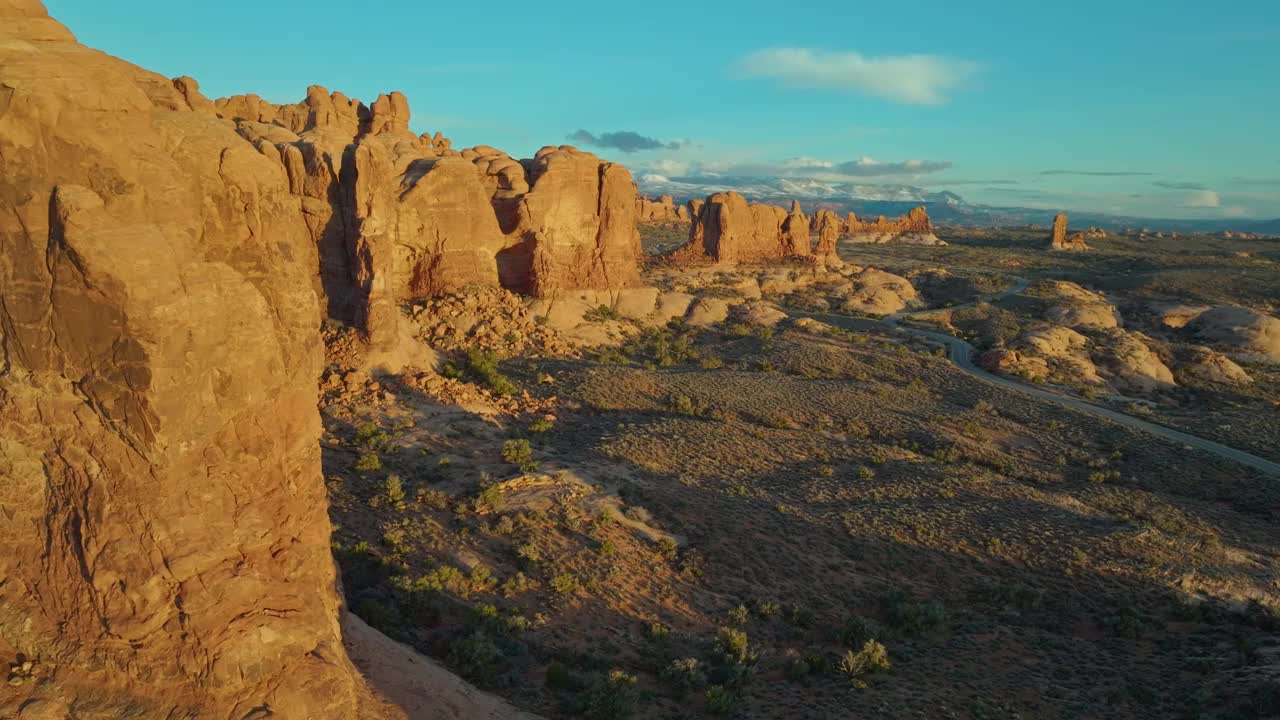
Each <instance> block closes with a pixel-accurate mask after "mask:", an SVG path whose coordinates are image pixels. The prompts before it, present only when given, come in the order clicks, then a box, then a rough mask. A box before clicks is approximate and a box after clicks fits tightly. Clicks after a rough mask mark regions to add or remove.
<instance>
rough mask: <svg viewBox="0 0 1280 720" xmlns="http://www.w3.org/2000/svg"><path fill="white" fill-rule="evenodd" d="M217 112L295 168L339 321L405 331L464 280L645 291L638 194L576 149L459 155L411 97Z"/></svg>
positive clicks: (327, 99) (543, 289)
mask: <svg viewBox="0 0 1280 720" xmlns="http://www.w3.org/2000/svg"><path fill="white" fill-rule="evenodd" d="M175 87H178V88H179V89H180V90H189V91H190V92H188V93H187V95H188V96H190V95H191V92H194V91H195V88H196V86H195V85H194V83H193V82H192V81H187V80H181V82H178V81H175ZM213 105H214V108H215V109H216V112H217V113H218V114H219V115H220V116H222V117H225V118H227V119H232V120H235V121H236V122H237V128H238V131H239V132H240V133H241V135H242V136H244V137H245V138H246V139H249V140H250V141H251V142H253V143H254V144H255V146H256V147H258V148H259V150H260V152H262V153H263V154H264V155H266V156H268V157H272V158H276V159H278V160H279V161H280V162H281V163H282V164H283V166H284V169H285V171H286V172H287V173H288V175H289V178H290V188H291V190H292V191H293V192H294V193H295V194H297V195H299V196H301V197H302V198H303V210H304V212H305V214H306V217H307V226H308V228H309V229H310V232H311V236H312V239H313V241H314V242H315V244H316V247H317V248H318V249H319V257H320V261H319V263H320V273H319V281H318V283H317V289H318V291H319V292H321V294H322V296H323V297H324V298H325V300H326V303H327V307H328V311H329V314H330V316H332V317H335V318H338V319H341V320H347V321H352V322H357V323H359V324H360V325H361V326H362V327H363V328H364V329H365V330H366V331H367V332H369V333H371V334H372V333H375V332H378V331H379V330H384V331H385V330H387V329H393V328H394V327H395V324H396V313H397V310H396V306H397V304H398V303H400V302H402V301H404V300H408V299H412V298H417V297H423V296H426V295H432V294H436V293H440V292H445V291H448V290H451V289H455V288H457V287H460V286H463V285H469V284H483V285H501V286H503V287H506V288H508V289H512V290H516V291H518V292H526V293H528V292H533V293H538V294H547V293H551V292H555V291H556V290H558V289H564V290H570V289H617V288H624V287H630V286H633V285H636V284H638V283H639V265H638V263H639V258H640V255H641V252H640V248H639V235H638V233H637V231H636V228H635V215H636V208H635V200H634V198H635V197H636V191H635V185H634V183H632V181H631V176H630V173H629V172H627V170H626V169H625V168H623V167H622V166H620V165H614V164H611V163H605V162H603V161H601V160H600V159H599V158H597V157H596V156H594V155H591V154H589V153H583V152H579V151H578V150H576V149H574V148H571V147H569V146H565V147H562V148H551V149H549V150H545V149H544V151H543V152H540V153H539V157H538V158H535V159H533V160H528V161H523V162H521V161H516V160H514V159H512V158H511V157H510V156H508V155H506V154H505V153H503V152H501V151H499V150H496V149H494V148H491V147H488V146H478V147H475V148H469V149H466V150H463V151H461V152H460V153H459V152H455V151H453V150H452V149H450V147H449V143H448V141H447V140H445V139H444V138H442V137H441V136H440V135H439V133H437V134H436V136H434V137H428V136H426V135H422V136H415V135H413V134H412V133H411V132H410V131H409V129H408V121H409V117H410V110H409V105H408V101H407V100H406V99H405V98H404V96H403V95H401V94H400V93H391V94H389V95H382V96H380V97H379V98H378V100H377V101H375V102H374V103H373V105H372V106H371V107H368V108H366V107H365V106H364V105H363V104H361V103H360V102H359V101H354V100H350V99H348V98H346V96H343V95H341V94H340V93H332V94H330V93H329V92H328V91H326V90H324V89H323V88H320V87H312V88H310V89H309V90H308V93H307V98H306V99H305V100H304V101H303V102H301V103H298V104H297V105H283V106H275V105H270V104H268V103H263V102H261V101H260V100H258V99H256V98H254V97H253V96H237V97H235V98H225V99H222V100H218V101H217V102H216V103H213ZM453 156H457V157H453ZM354 160H359V161H358V162H357V161H354ZM623 196H625V198H624V197H623ZM624 204H625V206H624ZM539 245H540V246H541V254H538V253H539V248H538V247H537V246H539ZM539 273H541V277H537V276H538V275H539ZM383 276H385V277H383ZM384 341H385V339H384V340H383V341H375V344H382V343H383V342H384Z"/></svg>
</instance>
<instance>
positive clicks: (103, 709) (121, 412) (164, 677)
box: [0, 0, 368, 720]
mask: <svg viewBox="0 0 1280 720" xmlns="http://www.w3.org/2000/svg"><path fill="white" fill-rule="evenodd" d="M348 108H349V106H348ZM340 109H341V108H335V113H336V112H338V111H339V110H340ZM258 110H259V113H258V115H259V117H263V116H265V115H267V114H269V112H268V111H267V110H266V109H264V108H261V107H259V108H258ZM277 117H279V115H278V114H277ZM285 117H286V119H287V121H288V122H289V123H290V124H291V125H295V126H296V125H298V124H299V123H303V121H302V120H301V119H300V118H299V117H298V116H297V115H296V114H287V115H286V116H285ZM340 119H342V121H343V122H345V121H346V119H343V118H340ZM255 122H258V121H255ZM280 129H281V131H283V132H288V133H292V132H293V130H292V129H290V128H284V127H281V128H280ZM293 190H294V188H293V187H292V185H291V178H290V176H289V174H288V173H287V172H286V169H285V166H284V164H283V162H282V160H281V159H280V158H279V155H278V154H277V155H276V157H275V158H271V157H269V156H268V154H267V153H263V152H260V151H259V149H258V148H255V146H254V145H253V144H250V143H249V142H246V140H245V139H244V138H243V137H242V136H240V135H238V134H237V133H236V130H235V127H234V124H233V123H231V122H228V121H225V120H220V119H219V118H217V117H216V116H215V114H214V112H213V110H211V108H210V106H209V104H207V101H205V100H203V99H202V96H200V95H199V90H198V86H196V85H195V83H194V82H189V81H185V80H182V81H180V82H177V83H174V82H171V81H170V80H168V79H167V78H164V77H162V76H159V75H156V74H154V73H150V72H147V71H145V70H142V69H140V68H137V67H135V66H133V65H130V64H128V63H125V62H123V61H121V60H117V59H115V58H112V57H110V56H107V55H105V54H102V53H99V52H96V51H93V50H91V49H89V48H86V47H84V46H82V45H80V44H78V43H77V42H76V41H75V38H74V37H73V36H72V35H71V33H70V32H69V31H67V29H66V28H64V27H63V26H62V25H60V24H59V23H57V22H56V21H54V20H52V19H50V18H49V17H48V16H47V14H46V12H45V10H44V8H43V6H42V5H41V4H40V3H39V2H37V1H36V0H0V429H2V430H0V477H3V478H4V480H3V482H0V536H2V537H3V538H4V550H5V551H4V553H3V555H2V556H0V657H4V658H6V659H12V658H15V657H18V656H22V657H24V658H25V659H26V661H28V662H31V673H32V674H33V675H34V676H35V680H33V681H31V682H19V683H8V684H6V685H5V686H4V687H3V689H2V690H0V715H3V716H5V717H11V716H14V715H20V716H21V717H28V716H30V717H47V718H62V717H77V718H104V719H105V718H117V717H123V716H125V715H128V716H129V717H137V718H173V717H197V716H198V717H218V718H236V719H237V720H239V719H241V718H262V717H267V716H272V717H289V718H335V717H368V715H367V714H366V712H365V711H364V709H362V708H363V702H364V699H365V698H367V691H366V690H365V689H364V686H363V683H362V681H361V679H360V678H359V677H358V675H357V674H356V673H355V671H354V670H353V668H352V666H351V664H350V662H349V661H348V659H347V656H346V654H345V652H344V650H343V646H342V639H341V635H340V630H339V626H338V608H339V595H338V592H337V589H336V587H335V574H334V568H333V560H332V556H331V554H330V549H329V532H330V526H329V519H328V515H327V512H326V500H325V488H324V484H323V481H322V477H321V470H320V456H319V446H318V437H319V433H320V423H319V418H318V415H317V412H316V405H315V392H316V377H317V374H318V372H319V369H320V365H321V361H322V353H321V347H320V343H319V338H318V335H317V332H316V328H317V324H318V319H319V317H320V312H319V308H318V306H317V302H316V294H315V292H314V290H313V283H312V278H313V276H315V275H316V268H317V253H316V245H315V243H314V242H313V239H312V237H311V232H312V231H311V230H310V228H309V227H308V224H307V222H306V219H305V214H304V207H303V206H304V203H305V200H306V198H305V196H303V195H300V194H298V193H295V192H294V191H293ZM19 708H21V711H20V712H19Z"/></svg>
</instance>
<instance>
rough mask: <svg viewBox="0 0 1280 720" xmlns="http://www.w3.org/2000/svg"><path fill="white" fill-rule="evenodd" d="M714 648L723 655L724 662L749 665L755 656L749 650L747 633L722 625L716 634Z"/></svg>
mask: <svg viewBox="0 0 1280 720" xmlns="http://www.w3.org/2000/svg"><path fill="white" fill-rule="evenodd" d="M716 649H718V650H719V651H720V654H721V655H722V656H723V657H724V659H725V662H727V663H732V664H735V665H750V664H752V663H754V662H755V659H756V656H755V654H754V653H752V652H751V645H750V643H749V642H748V640H747V634H746V633H745V632H743V631H741V630H737V629H735V628H731V627H722V628H720V631H719V632H718V633H717V634H716Z"/></svg>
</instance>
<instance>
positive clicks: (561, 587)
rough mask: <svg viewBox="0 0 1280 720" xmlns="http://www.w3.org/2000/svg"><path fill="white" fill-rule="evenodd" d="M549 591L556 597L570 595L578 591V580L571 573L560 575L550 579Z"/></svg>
mask: <svg viewBox="0 0 1280 720" xmlns="http://www.w3.org/2000/svg"><path fill="white" fill-rule="evenodd" d="M551 589H552V590H554V591H555V592H556V594H557V595H572V594H573V593H575V592H577V591H578V578H577V577H575V576H574V575H573V574H572V573H560V574H559V575H556V576H555V577H553V578H551Z"/></svg>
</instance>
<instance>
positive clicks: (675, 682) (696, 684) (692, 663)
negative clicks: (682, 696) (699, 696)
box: [662, 657, 707, 693]
mask: <svg viewBox="0 0 1280 720" xmlns="http://www.w3.org/2000/svg"><path fill="white" fill-rule="evenodd" d="M662 679H663V680H664V681H666V682H667V684H668V685H670V686H671V687H672V688H673V689H674V690H676V691H677V692H680V693H685V692H689V691H690V690H697V689H698V688H700V687H702V686H704V685H706V684H707V676H706V673H704V672H703V671H702V663H701V662H700V661H699V660H698V659H697V658H691V657H686V658H679V659H677V660H672V661H671V664H670V665H668V666H666V667H665V668H663V669H662Z"/></svg>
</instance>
